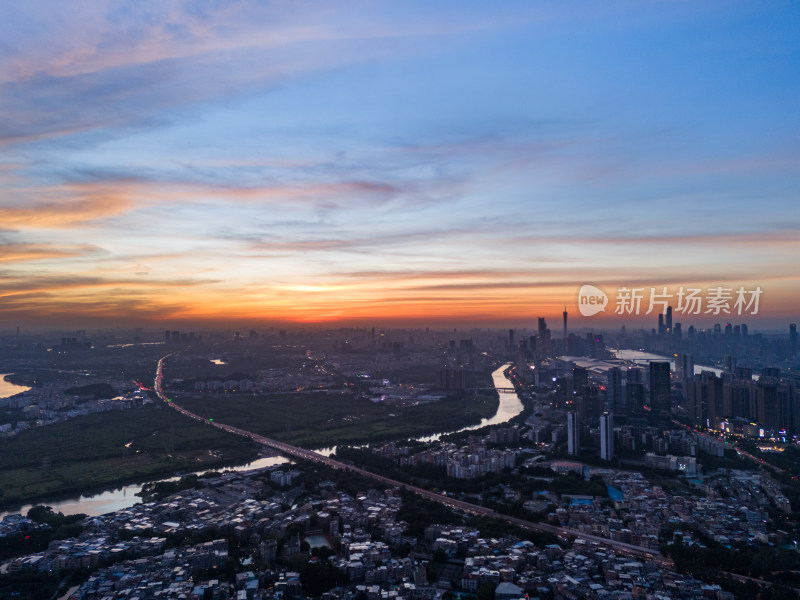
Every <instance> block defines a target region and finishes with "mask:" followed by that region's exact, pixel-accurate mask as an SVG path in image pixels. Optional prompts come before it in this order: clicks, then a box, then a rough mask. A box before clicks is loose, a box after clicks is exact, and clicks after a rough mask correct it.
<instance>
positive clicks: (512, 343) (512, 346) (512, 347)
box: [508, 329, 514, 350]
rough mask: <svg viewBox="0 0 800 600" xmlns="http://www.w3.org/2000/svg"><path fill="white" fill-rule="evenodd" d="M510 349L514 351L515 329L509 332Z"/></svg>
mask: <svg viewBox="0 0 800 600" xmlns="http://www.w3.org/2000/svg"><path fill="white" fill-rule="evenodd" d="M508 347H509V348H511V349H512V350H513V349H514V330H513V329H509V330H508Z"/></svg>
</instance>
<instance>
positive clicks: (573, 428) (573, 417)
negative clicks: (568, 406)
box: [567, 411, 581, 456]
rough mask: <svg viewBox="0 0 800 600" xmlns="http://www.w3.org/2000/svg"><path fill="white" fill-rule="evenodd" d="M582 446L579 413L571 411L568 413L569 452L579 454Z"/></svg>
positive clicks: (571, 454) (574, 454) (572, 454)
mask: <svg viewBox="0 0 800 600" xmlns="http://www.w3.org/2000/svg"><path fill="white" fill-rule="evenodd" d="M580 448H581V430H580V423H578V413H576V412H574V411H570V412H568V413H567V454H569V455H570V456H578V452H579V451H580Z"/></svg>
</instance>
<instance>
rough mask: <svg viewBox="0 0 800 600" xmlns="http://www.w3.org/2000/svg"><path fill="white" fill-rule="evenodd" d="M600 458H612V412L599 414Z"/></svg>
mask: <svg viewBox="0 0 800 600" xmlns="http://www.w3.org/2000/svg"><path fill="white" fill-rule="evenodd" d="M600 459H601V460H614V414H613V413H603V414H602V415H600Z"/></svg>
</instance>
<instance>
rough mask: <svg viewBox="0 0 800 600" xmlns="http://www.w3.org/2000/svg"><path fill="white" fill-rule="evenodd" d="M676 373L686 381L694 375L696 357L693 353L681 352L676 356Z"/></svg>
mask: <svg viewBox="0 0 800 600" xmlns="http://www.w3.org/2000/svg"><path fill="white" fill-rule="evenodd" d="M675 374H676V375H677V376H678V377H679V378H680V379H681V381H685V380H687V379H691V378H692V376H693V375H694V358H692V355H691V354H685V353H684V354H679V355H678V356H677V357H676V358H675Z"/></svg>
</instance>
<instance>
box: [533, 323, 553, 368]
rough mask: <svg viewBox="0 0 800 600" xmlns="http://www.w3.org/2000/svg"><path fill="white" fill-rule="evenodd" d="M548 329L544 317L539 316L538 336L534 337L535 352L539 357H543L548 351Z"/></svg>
mask: <svg viewBox="0 0 800 600" xmlns="http://www.w3.org/2000/svg"><path fill="white" fill-rule="evenodd" d="M547 338H548V331H547V323H545V321H544V317H539V337H537V338H536V354H537V355H538V357H539V359H542V358H544V357H545V356H546V355H547V353H548V352H549V351H550V348H549V347H548V343H547Z"/></svg>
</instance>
